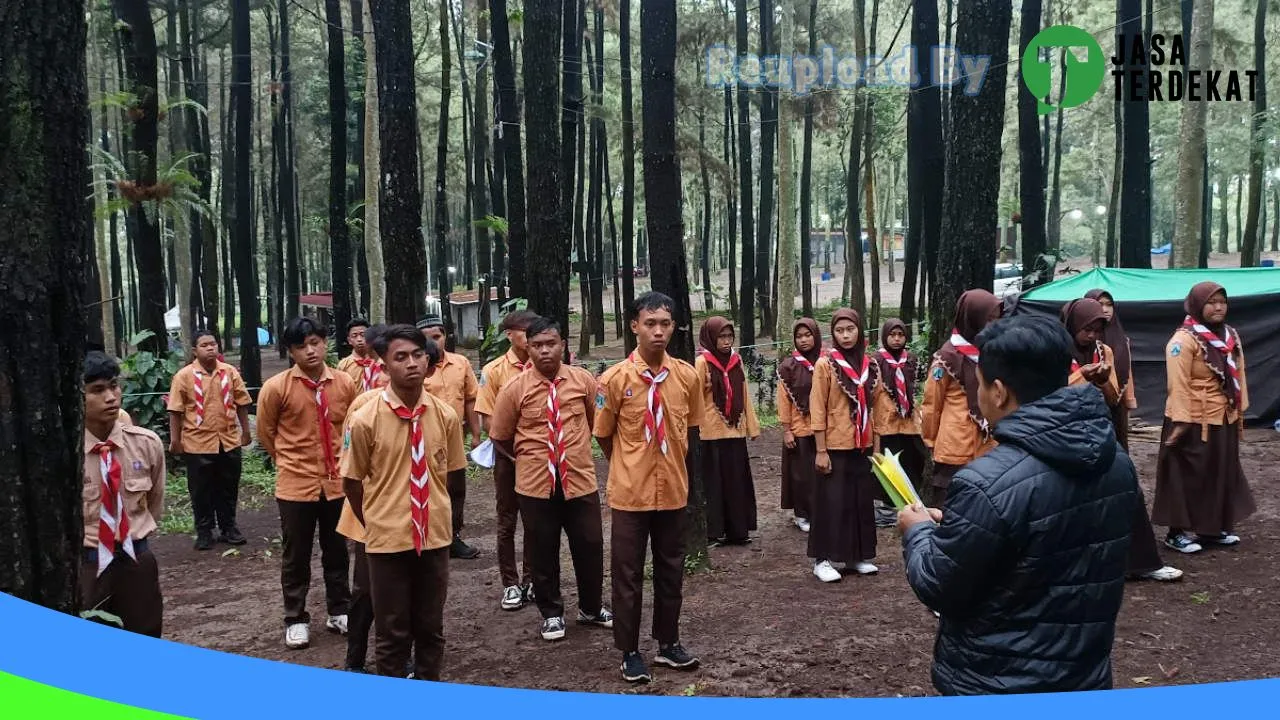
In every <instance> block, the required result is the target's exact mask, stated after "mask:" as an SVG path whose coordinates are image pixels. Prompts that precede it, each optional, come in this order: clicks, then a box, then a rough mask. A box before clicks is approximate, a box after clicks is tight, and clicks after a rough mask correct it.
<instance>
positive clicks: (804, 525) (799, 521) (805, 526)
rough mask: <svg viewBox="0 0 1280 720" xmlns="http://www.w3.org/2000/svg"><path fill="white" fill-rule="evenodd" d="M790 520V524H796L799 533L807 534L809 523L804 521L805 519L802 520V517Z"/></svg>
mask: <svg viewBox="0 0 1280 720" xmlns="http://www.w3.org/2000/svg"><path fill="white" fill-rule="evenodd" d="M791 520H792V522H794V523H795V524H796V527H798V528H800V532H809V521H808V520H805V519H804V518H802V517H798V518H792V519H791Z"/></svg>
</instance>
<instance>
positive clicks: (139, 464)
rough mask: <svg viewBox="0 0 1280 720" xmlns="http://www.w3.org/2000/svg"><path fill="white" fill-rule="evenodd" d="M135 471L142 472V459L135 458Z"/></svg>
mask: <svg viewBox="0 0 1280 720" xmlns="http://www.w3.org/2000/svg"><path fill="white" fill-rule="evenodd" d="M133 471H134V472H142V461H141V460H134V461H133Z"/></svg>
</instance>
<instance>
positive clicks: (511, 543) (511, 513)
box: [476, 310, 538, 610]
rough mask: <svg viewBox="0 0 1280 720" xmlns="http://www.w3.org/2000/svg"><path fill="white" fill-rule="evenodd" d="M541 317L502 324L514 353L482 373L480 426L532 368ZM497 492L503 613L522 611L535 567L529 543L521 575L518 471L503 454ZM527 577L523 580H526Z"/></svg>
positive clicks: (512, 318)
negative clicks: (533, 335)
mask: <svg viewBox="0 0 1280 720" xmlns="http://www.w3.org/2000/svg"><path fill="white" fill-rule="evenodd" d="M536 317H538V315H537V314H536V313H533V312H530V311H528V310H520V311H518V312H513V313H511V314H510V315H508V316H506V317H505V318H503V320H502V330H503V331H504V332H506V334H507V339H508V340H510V341H511V349H510V350H508V351H507V352H506V354H505V355H503V356H502V357H500V358H497V359H495V360H492V361H490V362H489V364H487V365H485V366H484V369H483V370H481V371H480V390H479V393H478V394H477V396H476V412H477V413H478V414H479V415H480V422H481V423H482V424H485V425H488V423H489V418H490V417H492V416H493V407H494V404H495V402H496V401H497V399H498V393H499V392H500V391H501V390H502V387H503V385H505V384H506V383H507V382H508V381H509V380H510V379H511V378H513V377H515V376H516V375H518V374H520V373H522V372H524V371H525V370H527V369H528V368H529V367H530V362H529V345H528V340H527V338H526V336H525V330H526V329H528V327H529V323H531V322H533V320H534V318H536ZM493 489H494V496H495V501H496V504H497V512H498V540H497V546H498V549H497V552H498V571H499V572H500V573H501V575H502V588H503V589H502V605H501V607H502V609H503V610H519V609H520V608H522V607H524V604H525V603H526V602H532V601H533V599H534V598H533V584H532V577H533V576H532V574H531V573H530V572H529V568H530V567H531V566H532V564H533V563H532V561H531V559H530V551H529V543H527V542H526V543H524V557H523V562H522V563H521V564H522V567H521V568H520V570H521V571H520V572H517V570H516V521H517V520H518V519H519V518H520V504H519V500H517V497H518V496H517V495H516V468H515V464H514V462H513V461H512V459H511V458H509V457H505V456H504V455H503V454H502V452H501V451H499V452H496V453H494V464H493ZM522 575H523V579H522V577H521V576H522Z"/></svg>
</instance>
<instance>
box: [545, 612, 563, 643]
mask: <svg viewBox="0 0 1280 720" xmlns="http://www.w3.org/2000/svg"><path fill="white" fill-rule="evenodd" d="M541 632H542V639H543V640H561V639H563V638H564V618H562V617H550V618H546V619H544V620H543V621H542V629H541Z"/></svg>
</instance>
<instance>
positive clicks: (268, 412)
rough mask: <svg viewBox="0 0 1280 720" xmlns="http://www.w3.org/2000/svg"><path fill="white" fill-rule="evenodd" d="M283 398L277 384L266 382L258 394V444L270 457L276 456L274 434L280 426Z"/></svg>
mask: <svg viewBox="0 0 1280 720" xmlns="http://www.w3.org/2000/svg"><path fill="white" fill-rule="evenodd" d="M283 400H284V396H283V395H282V394H281V393H280V387H279V383H276V382H272V381H270V380H268V381H267V382H266V384H265V385H263V386H262V392H260V393H258V444H259V445H261V446H262V448H263V449H264V450H266V451H267V454H268V455H270V456H271V457H273V458H274V457H275V455H276V433H277V431H278V430H279V425H280V403H281V402H282V401H283Z"/></svg>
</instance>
